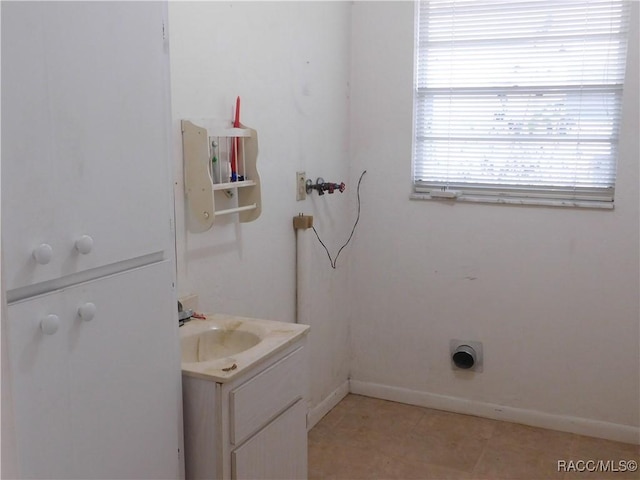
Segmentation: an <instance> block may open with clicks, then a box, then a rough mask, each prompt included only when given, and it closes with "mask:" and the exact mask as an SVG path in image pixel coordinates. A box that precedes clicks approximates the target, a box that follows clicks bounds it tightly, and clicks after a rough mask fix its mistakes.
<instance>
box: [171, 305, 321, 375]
mask: <svg viewBox="0 0 640 480" xmlns="http://www.w3.org/2000/svg"><path fill="white" fill-rule="evenodd" d="M308 331H309V327H308V326H307V325H300V324H297V323H285V322H275V321H273V320H262V319H258V318H244V317H238V316H235V315H224V314H213V315H212V314H207V315H206V320H200V319H193V320H191V321H190V322H188V323H185V324H184V326H182V327H180V347H181V349H182V374H183V375H186V376H190V377H197V378H201V379H204V380H213V381H215V382H219V383H224V382H229V381H232V380H233V379H234V378H236V377H238V376H239V375H242V374H243V373H244V372H246V371H247V370H249V369H251V368H252V367H254V366H256V365H257V364H259V363H260V362H263V361H265V360H266V359H267V358H268V357H269V356H271V355H273V354H274V353H275V352H277V351H280V350H282V349H285V348H287V346H289V345H291V344H292V343H294V342H296V341H297V339H299V338H300V337H301V336H304V335H306V334H307V333H308Z"/></svg>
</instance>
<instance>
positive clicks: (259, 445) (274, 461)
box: [231, 400, 307, 480]
mask: <svg viewBox="0 0 640 480" xmlns="http://www.w3.org/2000/svg"><path fill="white" fill-rule="evenodd" d="M231 468H232V476H233V478H234V479H254V480H257V479H283V478H287V479H294V478H307V422H306V408H305V401H304V400H298V401H297V402H296V403H295V404H294V405H293V406H291V407H290V408H289V409H287V410H286V411H285V412H284V413H282V414H281V415H280V416H279V417H277V418H276V419H275V420H274V421H273V422H271V423H270V424H269V425H267V426H266V427H265V428H264V429H262V430H261V431H260V432H258V433H257V434H256V435H254V436H253V437H252V438H251V439H250V440H249V441H247V442H246V443H245V444H244V445H242V446H241V447H240V448H237V449H236V450H234V451H233V452H232V453H231Z"/></svg>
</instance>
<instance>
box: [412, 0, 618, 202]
mask: <svg viewBox="0 0 640 480" xmlns="http://www.w3.org/2000/svg"><path fill="white" fill-rule="evenodd" d="M628 17H629V3H628V2H626V1H620V0H592V1H567V0H550V1H536V0H533V1H531V0H530V1H517V0H506V1H502V0H488V1H487V0H468V1H458V0H431V1H421V2H419V3H418V7H417V18H418V22H417V25H416V31H417V34H416V75H415V91H414V108H415V116H414V118H415V138H414V158H413V180H414V191H415V193H414V194H413V195H412V198H421V199H422V198H425V199H429V198H451V199H458V200H468V201H489V202H491V201H493V202H499V203H536V204H549V205H559V206H563V205H569V206H587V207H601V208H613V196H614V187H615V174H616V158H617V145H618V130H619V128H618V127H619V121H620V106H621V99H622V86H623V83H624V73H625V61H626V47H627V26H628Z"/></svg>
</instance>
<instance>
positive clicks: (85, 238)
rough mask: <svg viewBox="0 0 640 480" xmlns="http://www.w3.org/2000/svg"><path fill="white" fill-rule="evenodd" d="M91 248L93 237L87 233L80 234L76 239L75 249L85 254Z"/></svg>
mask: <svg viewBox="0 0 640 480" xmlns="http://www.w3.org/2000/svg"><path fill="white" fill-rule="evenodd" d="M92 248H93V238H91V237H90V236H89V235H82V236H81V237H80V238H79V239H78V240H76V250H78V252H80V253H82V254H83V255H86V254H87V253H89V252H90V251H91V249H92Z"/></svg>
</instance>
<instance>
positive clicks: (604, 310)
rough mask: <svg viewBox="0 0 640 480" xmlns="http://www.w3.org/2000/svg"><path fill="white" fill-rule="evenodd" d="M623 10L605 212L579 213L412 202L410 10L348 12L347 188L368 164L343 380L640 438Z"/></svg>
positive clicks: (635, 237) (633, 187)
mask: <svg viewBox="0 0 640 480" xmlns="http://www.w3.org/2000/svg"><path fill="white" fill-rule="evenodd" d="M634 8H635V10H634V14H633V22H632V23H633V26H632V30H633V32H634V33H633V36H632V40H631V41H630V42H629V43H630V51H629V58H630V59H631V64H630V67H629V70H628V73H627V75H628V79H627V86H626V87H625V99H624V112H623V127H622V129H623V131H622V135H621V141H620V159H619V167H618V181H617V189H616V208H615V210H614V211H590V210H577V209H554V208H543V207H515V206H505V205H479V204H478V205H476V204H473V205H471V204H450V203H438V202H420V201H410V200H409V199H408V196H409V193H410V188H411V144H412V71H413V56H412V53H413V22H414V18H413V13H414V7H413V4H412V3H411V2H355V3H354V5H353V12H352V37H351V38H352V67H351V81H352V85H351V86H352V96H351V114H352V115H351V129H352V130H351V131H352V136H351V152H352V159H351V160H352V164H351V177H352V178H353V177H354V175H355V174H357V172H359V171H361V170H362V169H363V168H366V169H368V174H367V175H368V176H369V179H368V181H369V186H370V188H367V189H366V190H365V191H363V217H362V221H361V226H360V229H359V231H358V232H357V235H356V247H355V250H354V254H353V256H352V262H353V272H352V276H351V279H350V280H351V282H350V286H351V293H352V296H353V297H354V298H357V303H355V305H354V307H353V310H352V315H353V318H352V322H351V333H352V335H351V344H352V350H353V361H352V370H351V377H352V379H353V380H354V381H356V382H360V383H361V384H364V385H366V384H380V385H384V386H390V387H394V388H397V389H407V390H408V391H412V392H414V393H415V394H416V395H414V397H413V398H419V397H420V395H422V394H436V395H445V396H450V397H454V398H457V399H463V400H465V401H467V400H468V401H472V402H485V403H488V404H498V405H504V406H509V407H513V408H515V409H523V410H525V411H534V412H543V413H544V414H551V415H558V416H559V417H558V418H560V417H567V418H568V417H581V418H583V419H588V420H595V421H602V422H610V423H613V424H618V425H622V426H627V427H629V426H630V427H636V428H637V426H638V425H639V421H640V420H639V410H640V408H639V406H640V405H639V392H640V385H639V381H640V380H639V379H640V371H639V369H640V366H639V365H640V351H639V338H640V332H639V321H638V319H639V316H640V310H639V300H638V294H639V290H640V285H639V254H638V242H639V225H638V217H639V198H638V158H639V147H638V134H637V133H638V127H639V122H638V83H639V82H638V58H639V54H638V4H635V5H634ZM452 338H460V339H464V340H479V341H482V342H483V343H484V355H485V359H484V372H483V373H480V374H471V373H469V372H458V373H454V372H453V371H452V369H451V367H450V361H449V355H448V349H449V340H450V339H452ZM392 390H393V389H392ZM409 396H411V395H409ZM431 398H433V397H431ZM457 403H458V404H460V402H457ZM627 431H631V432H632V434H633V432H634V431H635V432H636V433H635V435H637V430H634V429H633V428H631V429H630V430H629V429H627Z"/></svg>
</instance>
